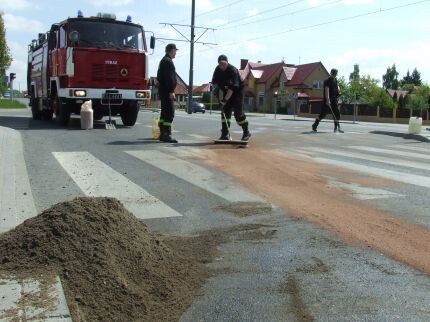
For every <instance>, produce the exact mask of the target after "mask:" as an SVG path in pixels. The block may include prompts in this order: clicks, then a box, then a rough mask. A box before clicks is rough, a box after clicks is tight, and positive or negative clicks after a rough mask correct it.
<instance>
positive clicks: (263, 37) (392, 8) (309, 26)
mask: <svg viewBox="0 0 430 322" xmlns="http://www.w3.org/2000/svg"><path fill="white" fill-rule="evenodd" d="M425 2H430V0H422V1H416V2H411V3H407V4H403V5H398V6H393V7H389V8H380V9H379V10H374V11H369V12H366V13H362V14H357V15H353V16H348V17H344V18H339V19H334V20H330V21H325V22H321V23H317V24H313V25H308V26H303V27H298V28H291V29H288V30H283V31H279V32H274V33H269V34H265V35H262V36H259V37H255V38H249V39H246V40H242V41H234V42H231V43H228V44H225V45H221V46H217V48H223V47H230V46H235V45H237V44H241V43H245V42H248V41H253V40H259V39H265V38H270V37H274V36H279V35H283V34H286V33H290V32H294V31H300V30H306V29H312V28H316V27H320V26H325V25H330V24H333V23H336V22H340V21H347V20H353V19H358V18H362V17H365V16H371V15H375V14H380V13H384V12H388V11H393V10H396V9H401V8H406V7H412V6H415V5H419V4H421V3H425ZM201 51H202V52H203V51H208V50H201Z"/></svg>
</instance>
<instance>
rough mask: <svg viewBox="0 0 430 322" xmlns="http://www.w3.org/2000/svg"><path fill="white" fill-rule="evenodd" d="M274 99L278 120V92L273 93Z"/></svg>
mask: <svg viewBox="0 0 430 322" xmlns="http://www.w3.org/2000/svg"><path fill="white" fill-rule="evenodd" d="M273 97H274V98H275V100H274V101H275V120H276V112H277V107H278V92H277V91H276V92H274V93H273Z"/></svg>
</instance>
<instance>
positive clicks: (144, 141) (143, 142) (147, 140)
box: [107, 138, 213, 148]
mask: <svg viewBox="0 0 430 322" xmlns="http://www.w3.org/2000/svg"><path fill="white" fill-rule="evenodd" d="M146 144H160V145H165V146H168V147H171V148H173V147H181V146H190V147H192V146H196V147H197V146H208V145H213V143H212V142H191V143H180V142H179V143H166V142H161V141H158V140H154V139H152V138H142V139H137V141H112V142H109V143H107V145H146Z"/></svg>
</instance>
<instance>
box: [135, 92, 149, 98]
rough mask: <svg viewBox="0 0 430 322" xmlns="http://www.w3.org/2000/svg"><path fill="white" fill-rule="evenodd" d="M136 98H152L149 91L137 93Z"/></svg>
mask: <svg viewBox="0 0 430 322" xmlns="http://www.w3.org/2000/svg"><path fill="white" fill-rule="evenodd" d="M136 98H140V99H146V98H150V92H148V91H137V92H136Z"/></svg>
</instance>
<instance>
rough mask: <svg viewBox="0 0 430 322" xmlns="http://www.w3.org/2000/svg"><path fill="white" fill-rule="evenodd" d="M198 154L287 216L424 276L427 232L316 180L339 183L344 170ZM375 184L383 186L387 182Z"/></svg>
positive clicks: (429, 250) (263, 155)
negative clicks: (328, 175) (330, 177)
mask: <svg viewBox="0 0 430 322" xmlns="http://www.w3.org/2000/svg"><path fill="white" fill-rule="evenodd" d="M200 153H202V154H204V155H205V157H206V158H205V162H207V163H208V164H209V165H211V166H213V167H216V168H218V169H219V170H221V171H223V172H225V173H226V174H228V175H230V176H232V177H233V178H235V179H236V180H237V181H239V182H241V183H242V184H243V185H244V186H245V187H246V188H248V189H249V190H251V191H254V192H255V193H257V194H259V195H261V196H264V197H265V198H266V199H267V200H269V201H271V202H273V203H274V204H276V205H278V206H280V207H282V208H284V209H286V210H288V212H289V214H291V215H294V216H296V217H298V218H303V219H306V220H308V221H311V222H313V223H315V224H318V225H319V226H321V227H323V228H325V229H328V230H331V231H333V232H335V233H336V234H338V235H339V236H340V237H341V238H342V239H344V240H345V241H347V242H349V243H353V244H361V245H365V246H367V247H371V248H374V249H376V250H378V251H380V252H382V253H384V254H385V255H387V256H389V257H391V258H393V259H395V260H397V261H401V262H403V263H406V264H408V265H411V266H413V267H415V268H416V269H418V270H420V271H423V272H425V273H427V274H429V273H430V231H429V230H428V229H426V228H424V227H422V226H419V225H416V224H413V223H410V222H407V221H406V220H402V219H400V218H398V217H395V216H394V215H392V214H390V213H388V212H386V211H383V210H380V209H375V208H373V207H371V206H369V205H368V204H366V203H364V202H361V201H358V200H355V199H353V198H351V197H348V196H347V195H346V194H345V193H344V192H341V190H339V189H336V188H333V187H328V183H327V179H326V178H325V177H323V176H322V175H321V174H326V173H332V174H334V176H336V173H339V174H340V177H342V176H345V171H346V170H344V169H342V170H341V171H339V169H338V168H336V167H332V166H328V165H323V164H319V163H315V162H312V161H310V160H308V159H302V158H299V157H291V156H289V155H287V154H285V153H282V152H279V151H277V150H274V149H265V148H259V147H252V148H248V149H232V148H212V149H211V148H210V149H207V150H201V152H200ZM350 174H351V175H350V176H349V177H350V178H351V179H352V178H355V177H356V178H357V179H359V180H361V181H365V180H363V178H361V177H362V176H363V175H362V174H359V173H354V171H350ZM376 182H378V184H377V185H383V184H384V183H386V184H387V185H389V181H388V180H383V181H381V182H379V181H375V183H376ZM387 182H388V183H387Z"/></svg>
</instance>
